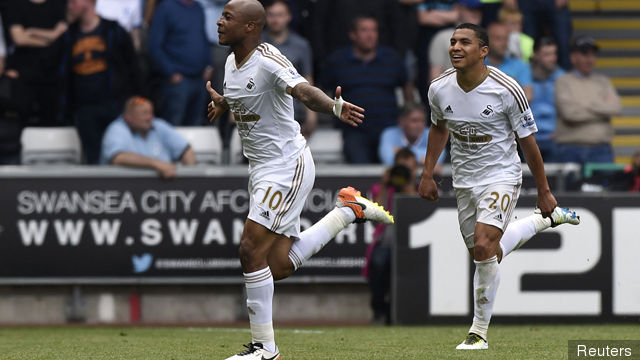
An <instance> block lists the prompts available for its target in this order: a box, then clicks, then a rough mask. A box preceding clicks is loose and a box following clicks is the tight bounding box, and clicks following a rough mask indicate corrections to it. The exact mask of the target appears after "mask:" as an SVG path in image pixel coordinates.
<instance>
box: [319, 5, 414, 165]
mask: <svg viewBox="0 0 640 360" xmlns="http://www.w3.org/2000/svg"><path fill="white" fill-rule="evenodd" d="M349 37H350V38H351V42H352V46H350V47H346V48H343V49H341V50H338V51H336V52H335V53H334V54H333V55H332V56H331V57H330V58H329V59H327V62H326V66H325V69H324V72H323V74H322V76H321V81H320V82H321V83H322V85H323V86H324V87H325V88H327V89H335V87H336V86H338V85H341V86H342V96H343V97H344V98H345V99H349V101H353V103H354V104H358V105H359V106H362V107H363V108H365V109H366V115H365V117H366V118H365V120H364V122H363V123H362V124H361V125H360V126H358V127H357V128H353V127H351V126H349V125H346V124H344V123H343V122H338V121H337V118H336V122H337V125H338V126H340V128H341V129H342V135H343V140H344V147H343V151H344V154H345V159H347V162H349V163H352V164H371V163H377V162H378V156H377V155H378V143H379V140H380V134H381V133H382V131H383V130H384V129H385V128H387V127H389V126H393V125H395V124H396V122H397V118H398V104H397V102H396V96H395V89H396V87H404V97H405V100H406V101H409V100H411V99H412V98H413V85H412V84H411V82H410V81H408V80H407V71H406V69H405V67H404V62H403V60H402V57H401V56H400V54H398V53H397V52H396V51H395V50H393V49H392V48H389V47H385V46H378V22H377V21H376V19H375V18H372V17H368V16H358V17H356V18H355V19H354V20H353V23H352V27H351V31H350V33H349ZM345 125H346V126H345Z"/></svg>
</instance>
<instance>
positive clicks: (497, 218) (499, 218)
mask: <svg viewBox="0 0 640 360" xmlns="http://www.w3.org/2000/svg"><path fill="white" fill-rule="evenodd" d="M493 218H494V219H496V220H498V221H500V222H502V214H498V215H496V216H494V217H493Z"/></svg>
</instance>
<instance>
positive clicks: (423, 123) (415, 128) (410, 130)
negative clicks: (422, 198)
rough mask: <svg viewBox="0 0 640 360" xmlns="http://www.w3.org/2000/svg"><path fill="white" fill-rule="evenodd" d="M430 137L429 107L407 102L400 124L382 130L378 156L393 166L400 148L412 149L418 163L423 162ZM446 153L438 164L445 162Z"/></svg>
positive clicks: (386, 163)
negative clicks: (428, 125)
mask: <svg viewBox="0 0 640 360" xmlns="http://www.w3.org/2000/svg"><path fill="white" fill-rule="evenodd" d="M428 139H429V128H428V127H427V109H426V108H425V107H424V106H423V105H421V104H415V103H406V104H405V105H404V107H403V108H402V112H401V113H400V116H399V117H398V125H397V126H390V127H388V128H386V129H385V130H384V131H383V132H382V135H381V136H380V146H379V147H378V156H379V157H380V160H381V161H382V163H383V164H385V165H388V166H391V165H393V162H394V158H395V156H396V154H397V153H398V151H399V150H400V149H411V151H413V154H414V155H415V158H416V159H417V161H418V163H419V164H422V163H424V156H425V154H426V153H427V140H428ZM445 155H446V154H445V152H442V155H441V156H440V159H439V160H438V164H442V162H444V158H445ZM436 172H437V173H440V171H436Z"/></svg>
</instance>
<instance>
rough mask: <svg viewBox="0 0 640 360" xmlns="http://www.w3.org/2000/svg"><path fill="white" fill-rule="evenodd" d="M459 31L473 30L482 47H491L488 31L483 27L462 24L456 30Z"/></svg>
mask: <svg viewBox="0 0 640 360" xmlns="http://www.w3.org/2000/svg"><path fill="white" fill-rule="evenodd" d="M459 29H469V30H473V32H474V33H475V34H476V37H477V38H478V40H479V41H480V47H482V46H489V34H487V30H486V29H485V28H483V27H482V26H480V25H476V24H472V23H462V24H460V25H458V26H456V30H459Z"/></svg>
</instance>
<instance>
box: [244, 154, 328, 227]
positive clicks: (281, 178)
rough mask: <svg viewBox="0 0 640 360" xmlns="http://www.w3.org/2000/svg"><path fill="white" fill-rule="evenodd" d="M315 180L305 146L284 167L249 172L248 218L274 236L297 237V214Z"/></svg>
mask: <svg viewBox="0 0 640 360" xmlns="http://www.w3.org/2000/svg"><path fill="white" fill-rule="evenodd" d="M315 177H316V168H315V164H314V163H313V157H312V156H311V150H309V147H308V146H307V147H305V149H304V151H303V152H302V155H300V156H299V157H298V158H297V159H296V160H295V161H292V162H291V163H289V164H287V165H279V166H271V167H269V166H265V167H263V168H260V169H255V170H252V172H251V174H250V175H249V194H250V200H249V215H248V218H249V219H251V220H253V221H255V222H257V223H258V224H260V225H262V226H264V227H266V228H267V229H269V230H271V231H273V232H275V233H277V234H282V235H285V236H288V237H299V236H300V213H301V212H302V208H303V207H304V204H305V202H306V201H307V196H308V195H309V193H310V192H311V189H312V188H313V183H314V181H315Z"/></svg>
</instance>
